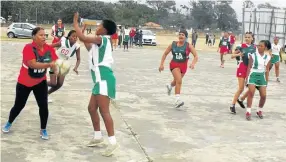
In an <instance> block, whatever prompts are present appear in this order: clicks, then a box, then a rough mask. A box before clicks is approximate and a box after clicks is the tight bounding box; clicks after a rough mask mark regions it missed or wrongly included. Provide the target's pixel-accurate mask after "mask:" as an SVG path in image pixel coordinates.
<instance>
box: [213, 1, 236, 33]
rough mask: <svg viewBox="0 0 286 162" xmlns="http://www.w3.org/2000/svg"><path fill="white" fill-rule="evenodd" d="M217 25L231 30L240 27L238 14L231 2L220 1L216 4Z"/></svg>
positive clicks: (222, 28)
mask: <svg viewBox="0 0 286 162" xmlns="http://www.w3.org/2000/svg"><path fill="white" fill-rule="evenodd" d="M215 12H216V15H217V16H218V18H217V27H218V28H220V29H221V30H230V29H235V30H236V29H237V28H238V21H237V16H236V13H235V11H234V9H233V8H231V6H230V5H229V3H220V4H218V5H216V11H215Z"/></svg>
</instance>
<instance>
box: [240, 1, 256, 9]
mask: <svg viewBox="0 0 286 162" xmlns="http://www.w3.org/2000/svg"><path fill="white" fill-rule="evenodd" d="M243 7H244V8H253V7H255V5H254V3H253V2H252V1H251V0H245V1H244V2H243Z"/></svg>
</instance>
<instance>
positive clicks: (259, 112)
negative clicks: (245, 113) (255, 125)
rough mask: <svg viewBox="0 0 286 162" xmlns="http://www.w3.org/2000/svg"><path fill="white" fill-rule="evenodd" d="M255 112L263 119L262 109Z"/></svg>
mask: <svg viewBox="0 0 286 162" xmlns="http://www.w3.org/2000/svg"><path fill="white" fill-rule="evenodd" d="M256 114H257V116H258V117H259V118H260V119H263V115H262V111H258V112H256Z"/></svg>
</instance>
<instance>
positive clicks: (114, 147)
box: [101, 143, 120, 157]
mask: <svg viewBox="0 0 286 162" xmlns="http://www.w3.org/2000/svg"><path fill="white" fill-rule="evenodd" d="M119 147H120V146H119V144H118V143H116V144H115V145H111V144H109V145H108V146H107V148H106V150H105V151H104V152H102V153H101V155H102V156H106V157H108V156H111V155H113V153H114V151H116V150H117V149H118V148H119Z"/></svg>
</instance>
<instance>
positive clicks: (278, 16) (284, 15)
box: [242, 8, 286, 45]
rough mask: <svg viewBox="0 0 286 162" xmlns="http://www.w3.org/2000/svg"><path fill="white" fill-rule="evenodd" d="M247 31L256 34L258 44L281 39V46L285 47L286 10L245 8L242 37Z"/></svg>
mask: <svg viewBox="0 0 286 162" xmlns="http://www.w3.org/2000/svg"><path fill="white" fill-rule="evenodd" d="M247 31H251V32H253V33H254V35H255V40H256V43H257V42H258V41H260V40H271V41H272V40H273V38H274V37H279V38H280V44H281V45H285V43H286V40H285V39H286V10H278V9H257V8H243V16H242V37H243V35H244V33H245V32H247ZM242 40H243V39H242Z"/></svg>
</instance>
